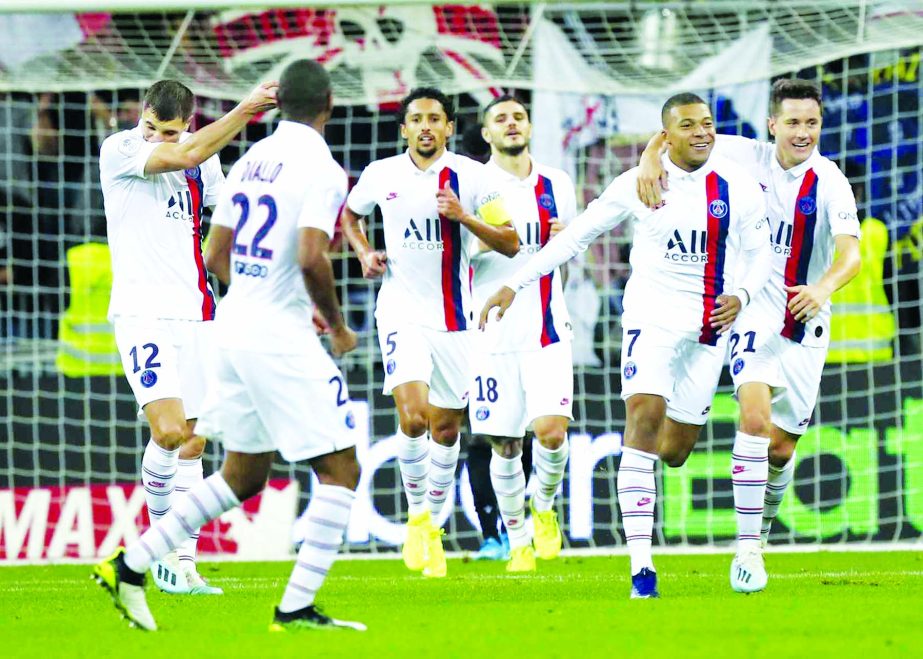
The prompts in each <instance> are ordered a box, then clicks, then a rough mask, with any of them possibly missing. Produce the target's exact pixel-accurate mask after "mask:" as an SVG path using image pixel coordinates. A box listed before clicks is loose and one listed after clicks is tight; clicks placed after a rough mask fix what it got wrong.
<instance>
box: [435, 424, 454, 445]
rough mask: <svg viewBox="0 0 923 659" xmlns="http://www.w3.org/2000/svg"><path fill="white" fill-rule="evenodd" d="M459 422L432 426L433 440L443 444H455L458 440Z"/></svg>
mask: <svg viewBox="0 0 923 659" xmlns="http://www.w3.org/2000/svg"><path fill="white" fill-rule="evenodd" d="M458 431H459V427H458V424H447V425H444V426H436V427H434V428H430V435H431V436H432V438H433V441H434V442H436V443H437V444H442V445H443V446H455V444H456V442H458Z"/></svg>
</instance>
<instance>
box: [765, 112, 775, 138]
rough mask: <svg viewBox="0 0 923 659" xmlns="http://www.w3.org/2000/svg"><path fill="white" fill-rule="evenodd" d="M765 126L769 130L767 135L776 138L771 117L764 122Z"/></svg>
mask: <svg viewBox="0 0 923 659" xmlns="http://www.w3.org/2000/svg"><path fill="white" fill-rule="evenodd" d="M766 126H767V127H768V128H769V134H770V135H772V136H773V137H775V136H776V121H775V119H774V118H773V116H772V115H769V118H768V119H767V120H766Z"/></svg>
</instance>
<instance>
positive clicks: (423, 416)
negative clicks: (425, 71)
mask: <svg viewBox="0 0 923 659" xmlns="http://www.w3.org/2000/svg"><path fill="white" fill-rule="evenodd" d="M454 118H455V112H454V109H453V107H452V103H451V101H450V100H449V99H448V97H446V96H445V95H444V94H443V93H442V92H440V91H439V90H438V89H433V88H427V87H424V88H419V89H414V90H413V91H411V92H410V94H408V95H407V97H406V98H404V99H403V101H402V103H401V136H402V137H403V138H404V139H406V140H407V150H406V151H405V152H404V153H402V154H400V155H397V156H393V157H391V158H384V159H382V160H377V161H375V162H373V163H371V164H370V165H369V166H368V167H366V169H365V171H363V172H362V175H361V176H360V177H359V180H358V182H357V183H356V185H355V187H353V189H352V190H351V191H350V193H349V196H348V197H347V200H346V206H345V207H344V208H343V212H342V216H341V221H342V225H343V232H344V234H345V235H346V237H347V239H348V240H349V242H350V244H351V245H352V247H353V249H354V250H355V251H356V255H357V256H358V257H359V261H360V262H361V264H362V271H363V274H364V275H365V276H366V277H370V278H371V277H383V278H384V280H383V282H382V285H381V289H380V291H379V293H378V301H377V304H376V306H375V320H376V323H377V327H378V341H379V343H380V345H381V354H382V361H383V362H384V364H383V365H384V370H385V381H384V393H386V394H388V393H390V394H391V395H393V396H394V403H395V405H396V407H397V413H398V419H399V428H398V431H397V435H398V438H399V440H400V448H399V449H398V461H399V464H400V469H401V477H402V480H403V483H404V492H405V493H406V495H407V503H408V509H409V519H408V522H407V539H406V541H405V543H404V547H403V551H402V554H403V557H404V563H405V564H406V565H407V567H408V568H410V569H411V570H423V574H424V576H429V577H443V576H445V574H446V562H445V552H444V550H443V547H442V533H443V531H442V529H439V528H437V527H436V526H435V525H434V524H433V518H434V517H435V516H436V515H438V513H439V510H440V508H441V507H442V505H443V504H444V503H445V499H446V495H447V493H448V491H449V489H450V488H451V487H452V484H453V482H454V478H455V467H456V465H457V463H458V450H459V443H458V434H459V428H460V426H461V422H462V420H463V419H464V414H465V407H466V406H467V404H468V388H469V386H470V384H471V358H472V356H471V342H472V339H473V337H472V335H471V332H470V331H469V330H470V328H471V326H472V324H473V321H474V314H473V311H472V306H471V289H470V280H469V264H470V252H471V250H472V249H474V245H473V243H474V242H475V241H476V240H480V241H481V242H482V243H483V244H484V245H486V246H487V247H488V248H490V249H494V250H496V251H498V252H500V253H502V254H505V255H506V256H510V257H512V256H515V255H516V254H517V253H518V250H519V238H518V236H517V235H516V230H515V229H514V228H513V225H512V224H511V222H510V219H509V217H508V215H507V214H506V211H505V210H504V208H503V204H502V202H501V200H500V198H499V195H498V193H497V188H496V182H495V181H492V180H490V178H489V177H488V176H487V175H486V174H485V170H484V166H483V165H482V164H480V163H478V162H476V161H474V160H471V159H469V158H466V157H464V156H460V155H458V154H456V153H453V152H451V151H448V150H447V149H446V141H447V139H448V138H449V137H450V136H451V135H452V134H453V133H454V130H455V123H454ZM375 206H378V207H379V208H380V209H381V214H382V217H383V224H384V234H385V251H376V250H373V249H372V248H371V246H370V245H369V242H368V239H367V238H366V236H365V233H364V230H363V228H362V226H361V225H360V219H361V218H362V216H365V215H368V214H369V213H371V212H372V211H373V210H374V208H375ZM427 431H429V435H430V437H432V440H433V441H432V443H430V442H429V440H428V438H427Z"/></svg>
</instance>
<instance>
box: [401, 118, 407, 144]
mask: <svg viewBox="0 0 923 659" xmlns="http://www.w3.org/2000/svg"><path fill="white" fill-rule="evenodd" d="M401 137H402V138H404V139H405V140H406V139H407V126H405V125H404V122H403V121H402V122H401Z"/></svg>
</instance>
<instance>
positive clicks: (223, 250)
mask: <svg viewBox="0 0 923 659" xmlns="http://www.w3.org/2000/svg"><path fill="white" fill-rule="evenodd" d="M233 242H234V231H233V229H231V228H230V227H225V226H221V225H220V224H212V228H211V230H209V232H208V240H207V241H206V244H205V267H206V268H208V271H209V272H210V273H212V274H213V275H215V276H216V277H217V278H218V281H220V282H221V283H222V284H224V285H225V286H227V285H228V284H230V283H231V245H232V243H233Z"/></svg>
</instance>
